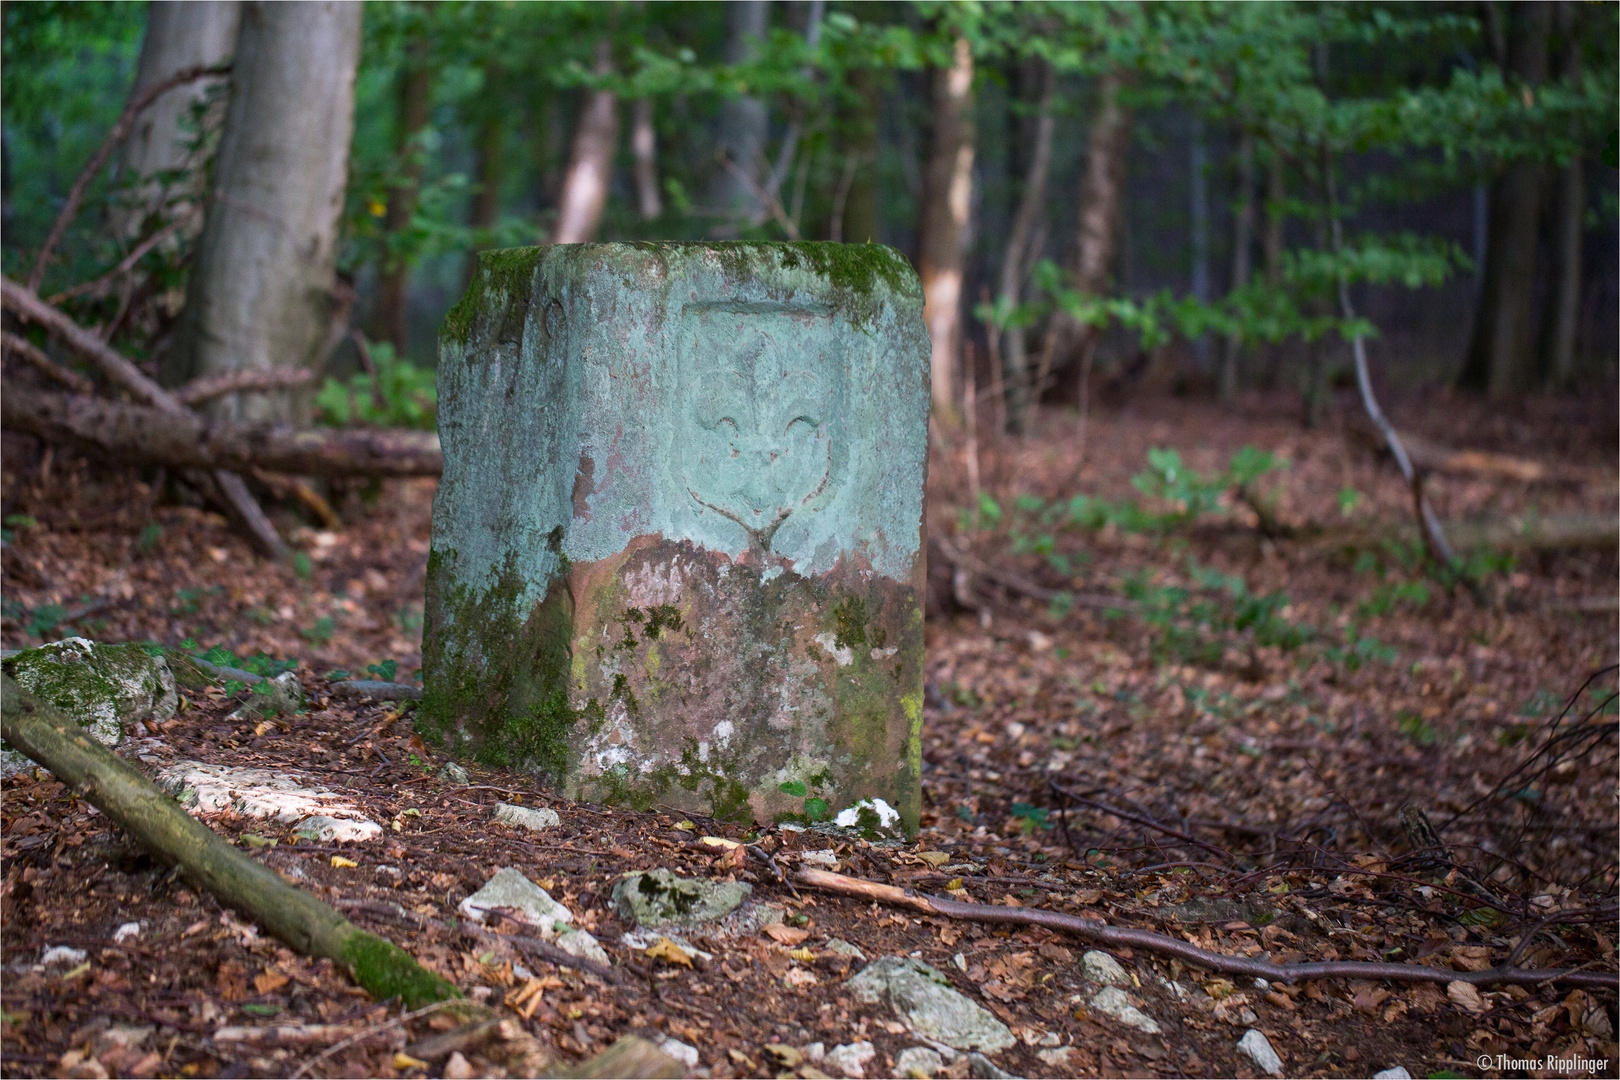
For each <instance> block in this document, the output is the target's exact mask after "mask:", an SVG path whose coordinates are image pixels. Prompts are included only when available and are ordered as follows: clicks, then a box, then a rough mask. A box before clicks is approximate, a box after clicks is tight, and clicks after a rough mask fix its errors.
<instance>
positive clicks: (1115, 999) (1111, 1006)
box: [1091, 986, 1159, 1035]
mask: <svg viewBox="0 0 1620 1080" xmlns="http://www.w3.org/2000/svg"><path fill="white" fill-rule="evenodd" d="M1091 1007H1092V1008H1093V1009H1095V1010H1097V1011H1098V1012H1100V1013H1102V1014H1103V1015H1104V1016H1108V1017H1112V1018H1113V1019H1115V1020H1118V1021H1119V1022H1120V1023H1122V1024H1124V1025H1125V1026H1126V1027H1132V1028H1135V1029H1136V1030H1138V1031H1145V1032H1147V1033H1148V1034H1149V1035H1157V1034H1159V1025H1158V1022H1157V1021H1155V1020H1154V1019H1153V1017H1151V1016H1149V1015H1148V1014H1147V1013H1145V1012H1143V1011H1142V1010H1141V1009H1138V1008H1137V1007H1136V1006H1135V1005H1132V1004H1131V999H1130V998H1128V997H1126V996H1125V991H1123V990H1121V989H1120V988H1119V987H1117V986H1105V987H1103V988H1102V989H1101V990H1099V991H1097V992H1096V993H1095V994H1093V995H1092V998H1091Z"/></svg>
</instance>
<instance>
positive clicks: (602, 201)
mask: <svg viewBox="0 0 1620 1080" xmlns="http://www.w3.org/2000/svg"><path fill="white" fill-rule="evenodd" d="M612 71H613V45H612V43H611V42H610V41H608V40H607V39H606V38H603V39H602V40H601V41H598V42H597V43H596V74H598V75H607V74H610V73H612ZM618 143H619V99H618V98H617V97H615V96H614V94H613V91H611V90H591V91H588V92H587V93H586V96H585V101H584V107H583V108H582V109H581V110H580V113H579V122H578V124H577V125H576V126H575V128H574V149H573V153H572V156H571V157H570V159H569V162H568V176H567V178H566V179H564V180H563V190H562V201H561V205H559V206H558V208H557V229H556V231H555V232H554V233H553V234H552V237H551V242H552V243H554V244H583V243H585V242H586V241H589V240H591V239H594V238H595V236H596V230H597V229H599V228H601V225H602V211H603V210H604V209H606V207H607V194H608V184H609V183H610V182H611V181H612V179H613V154H614V151H615V150H616V149H617V148H618Z"/></svg>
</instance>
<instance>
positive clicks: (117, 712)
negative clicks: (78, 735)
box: [0, 637, 180, 776]
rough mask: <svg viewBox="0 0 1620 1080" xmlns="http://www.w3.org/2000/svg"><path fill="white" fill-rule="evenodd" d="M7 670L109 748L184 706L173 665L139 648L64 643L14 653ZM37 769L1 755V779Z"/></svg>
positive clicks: (13, 754) (22, 758) (17, 756)
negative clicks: (128, 731) (133, 727)
mask: <svg viewBox="0 0 1620 1080" xmlns="http://www.w3.org/2000/svg"><path fill="white" fill-rule="evenodd" d="M5 669H6V674H8V675H10V676H11V677H12V678H13V679H16V680H17V685H18V686H20V687H22V688H23V689H24V690H27V691H28V692H30V693H32V694H35V695H37V696H39V697H41V698H43V699H44V700H46V701H48V702H50V703H51V704H52V705H55V706H56V707H57V708H58V709H61V710H62V711H63V712H65V713H67V714H68V715H69V716H71V717H73V718H74V719H76V720H78V721H79V723H80V724H82V725H83V726H84V727H85V729H86V730H87V731H89V732H90V734H91V735H92V736H93V737H94V738H95V739H96V741H97V742H100V743H103V744H105V745H107V746H117V745H118V744H119V743H120V742H121V741H122V740H123V738H124V728H125V727H126V726H127V725H129V724H136V723H139V722H141V721H142V720H156V721H163V720H167V719H169V717H171V716H173V715H174V712H175V709H176V708H177V707H178V706H179V701H180V699H179V697H178V695H177V694H176V693H175V689H174V674H173V673H172V672H171V671H170V670H169V665H168V663H167V662H166V661H165V660H164V659H163V657H162V656H153V655H151V654H150V653H148V652H147V651H146V650H145V649H144V648H142V647H141V646H140V645H135V644H128V645H102V644H99V643H97V642H94V641H90V640H89V639H87V638H80V637H72V638H63V639H62V640H61V641H57V642H52V643H51V644H49V645H42V646H40V647H39V648H37V649H24V650H22V651H21V652H18V653H14V654H13V655H11V656H9V657H7V658H6V660H5ZM33 765H34V763H33V762H32V761H31V760H29V758H28V757H27V755H25V754H22V753H19V752H18V751H16V750H5V751H0V773H3V774H4V775H6V776H12V775H14V774H16V773H19V772H24V771H26V770H28V769H31V768H33Z"/></svg>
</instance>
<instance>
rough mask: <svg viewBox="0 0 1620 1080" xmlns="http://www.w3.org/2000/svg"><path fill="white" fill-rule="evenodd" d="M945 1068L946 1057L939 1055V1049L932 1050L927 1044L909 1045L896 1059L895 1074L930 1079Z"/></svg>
mask: <svg viewBox="0 0 1620 1080" xmlns="http://www.w3.org/2000/svg"><path fill="white" fill-rule="evenodd" d="M943 1068H945V1059H944V1058H942V1057H940V1056H939V1051H938V1050H931V1049H929V1048H928V1047H926V1046H908V1047H906V1048H905V1049H904V1050H902V1051H900V1053H899V1054H897V1055H896V1056H895V1059H894V1075H896V1076H903V1077H922V1078H924V1080H928V1078H931V1077H933V1076H936V1075H938V1074H939V1071H940V1070H941V1069H943Z"/></svg>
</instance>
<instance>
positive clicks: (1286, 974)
mask: <svg viewBox="0 0 1620 1080" xmlns="http://www.w3.org/2000/svg"><path fill="white" fill-rule="evenodd" d="M798 879H799V884H801V885H808V886H810V887H811V888H816V889H822V890H824V891H826V892H830V893H838V894H840V895H843V896H853V897H856V898H858V899H861V900H871V901H875V902H877V903H880V904H889V905H892V906H894V907H906V908H911V909H912V910H914V911H919V912H921V913H922V914H924V915H943V916H945V917H946V918H948V919H963V920H966V921H968V922H983V923H1015V924H1019V925H1022V926H1041V927H1045V928H1046V929H1048V930H1060V931H1062V932H1064V933H1067V934H1073V935H1074V936H1075V937H1078V938H1083V939H1085V940H1087V941H1095V942H1099V943H1101V944H1104V945H1115V946H1125V947H1127V948H1132V949H1141V950H1142V951H1143V952H1150V953H1157V954H1159V955H1161V956H1173V957H1175V958H1176V959H1178V960H1181V961H1184V962H1185V963H1188V964H1194V965H1197V966H1198V967H1202V968H1208V969H1210V970H1212V971H1218V972H1221V973H1222V974H1225V975H1242V976H1245V977H1248V978H1255V979H1266V980H1268V981H1270V982H1280V983H1293V982H1299V981H1302V980H1310V979H1388V980H1389V981H1391V982H1409V983H1417V982H1430V983H1453V982H1465V983H1471V984H1473V985H1475V986H1500V985H1504V984H1507V985H1521V986H1529V985H1534V984H1536V983H1543V982H1561V983H1567V984H1569V985H1572V986H1590V987H1599V988H1607V989H1614V988H1616V987H1620V974H1617V973H1615V972H1608V971H1581V970H1580V969H1578V968H1559V969H1542V968H1517V967H1508V966H1503V967H1494V968H1489V969H1487V970H1485V971H1451V970H1449V969H1446V968H1431V967H1423V966H1421V965H1418V964H1385V963H1377V962H1371V961H1360V960H1334V961H1328V962H1318V963H1305V964H1274V963H1272V962H1271V961H1269V960H1250V959H1248V958H1246V957H1240V956H1227V955H1225V954H1223V953H1218V952H1212V951H1210V950H1209V949H1201V948H1199V947H1198V946H1197V945H1193V944H1191V943H1190V942H1186V941H1182V940H1180V939H1178V938H1173V937H1170V936H1169V935H1167V934H1160V933H1156V932H1154V931H1152V930H1138V929H1135V928H1134V927H1123V926H1109V925H1108V924H1107V923H1105V922H1102V921H1101V920H1098V919H1086V918H1082V917H1080V916H1078V915H1068V914H1065V913H1063V912H1061V911H1047V910H1045V909H1043V908H1024V907H1017V908H1014V907H1000V906H998V905H994V904H972V903H966V902H963V901H959V900H946V899H943V898H942V897H937V896H925V895H923V894H921V893H912V892H907V891H906V890H904V889H901V888H899V887H897V886H894V885H883V884H880V883H879V882H876V881H866V880H864V879H862V878H852V877H846V876H845V875H843V874H835V873H833V872H831V871H830V870H808V869H802V870H800V871H799V874H798Z"/></svg>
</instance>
